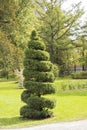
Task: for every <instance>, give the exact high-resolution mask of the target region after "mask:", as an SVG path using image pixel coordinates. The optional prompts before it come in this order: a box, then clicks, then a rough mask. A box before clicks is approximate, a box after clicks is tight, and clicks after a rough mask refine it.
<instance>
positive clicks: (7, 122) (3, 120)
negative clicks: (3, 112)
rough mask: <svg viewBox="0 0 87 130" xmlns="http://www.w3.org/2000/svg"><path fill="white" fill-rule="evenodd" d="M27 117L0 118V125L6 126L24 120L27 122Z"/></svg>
mask: <svg viewBox="0 0 87 130" xmlns="http://www.w3.org/2000/svg"><path fill="white" fill-rule="evenodd" d="M28 121H29V120H27V119H22V118H20V117H12V118H0V127H6V126H11V125H16V124H21V123H24V122H28Z"/></svg>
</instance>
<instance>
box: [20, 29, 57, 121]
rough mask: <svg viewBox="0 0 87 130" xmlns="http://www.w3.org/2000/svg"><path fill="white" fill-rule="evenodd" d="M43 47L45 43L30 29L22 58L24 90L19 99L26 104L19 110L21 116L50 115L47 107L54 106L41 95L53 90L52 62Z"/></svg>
mask: <svg viewBox="0 0 87 130" xmlns="http://www.w3.org/2000/svg"><path fill="white" fill-rule="evenodd" d="M45 49H46V47H45V44H44V43H42V42H41V41H40V40H39V39H38V37H37V35H36V32H35V31H32V34H31V40H30V41H29V44H28V48H27V50H26V51H25V59H24V71H23V75H24V78H25V79H24V87H25V89H26V90H25V91H24V92H23V93H22V95H21V99H22V101H23V102H25V103H26V104H27V105H26V106H23V107H22V108H21V110H20V115H21V116H22V117H23V118H31V119H41V118H47V117H50V116H51V115H52V113H51V112H50V111H49V109H52V108H53V107H54V102H53V101H50V100H49V99H45V98H44V97H43V96H42V95H45V94H51V93H54V92H55V89H54V87H53V86H54V84H53V81H54V74H53V73H52V63H51V62H50V61H49V54H48V52H46V51H45Z"/></svg>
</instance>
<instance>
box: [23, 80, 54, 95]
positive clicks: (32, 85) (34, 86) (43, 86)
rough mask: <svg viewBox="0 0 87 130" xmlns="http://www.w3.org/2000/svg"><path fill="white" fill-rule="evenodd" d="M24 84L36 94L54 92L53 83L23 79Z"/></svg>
mask: <svg viewBox="0 0 87 130" xmlns="http://www.w3.org/2000/svg"><path fill="white" fill-rule="evenodd" d="M24 86H25V88H26V89H28V90H29V92H30V93H33V94H34V93H36V95H44V94H51V93H55V89H54V84H53V83H48V82H47V83H45V82H34V81H33V82H32V81H26V80H24Z"/></svg>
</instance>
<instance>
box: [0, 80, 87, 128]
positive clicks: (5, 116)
mask: <svg viewBox="0 0 87 130" xmlns="http://www.w3.org/2000/svg"><path fill="white" fill-rule="evenodd" d="M67 81H69V79H68V80H56V81H55V85H56V93H55V94H52V95H46V97H47V98H50V99H52V100H54V101H55V104H56V107H55V108H54V109H53V110H52V111H53V113H54V116H53V117H52V118H48V119H44V120H26V119H25V120H23V119H22V118H20V112H19V111H20V108H21V106H23V105H24V103H23V102H22V101H21V99H20V96H21V93H22V91H23V89H18V84H17V83H16V82H15V81H8V82H7V81H5V82H0V128H15V127H29V126H34V125H40V124H46V123H53V122H63V121H73V120H81V119H87V90H86V89H83V90H82V89H79V90H78V89H74V90H66V91H62V90H61V83H63V82H67ZM71 81H72V82H77V81H76V80H71V79H70V82H71ZM79 82H86V80H80V81H79Z"/></svg>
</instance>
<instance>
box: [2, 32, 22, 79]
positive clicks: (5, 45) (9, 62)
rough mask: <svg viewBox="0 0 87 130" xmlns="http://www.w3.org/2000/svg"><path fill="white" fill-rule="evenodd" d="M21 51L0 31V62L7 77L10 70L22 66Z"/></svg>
mask: <svg viewBox="0 0 87 130" xmlns="http://www.w3.org/2000/svg"><path fill="white" fill-rule="evenodd" d="M22 58H23V51H22V50H21V49H19V48H16V47H15V46H14V45H13V44H12V43H11V41H10V40H8V38H7V35H6V34H4V33H3V32H1V31H0V61H1V62H2V68H1V70H3V69H4V70H5V71H6V72H7V78H8V74H9V72H10V71H14V70H15V69H20V68H23V64H22V62H23V61H22Z"/></svg>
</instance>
